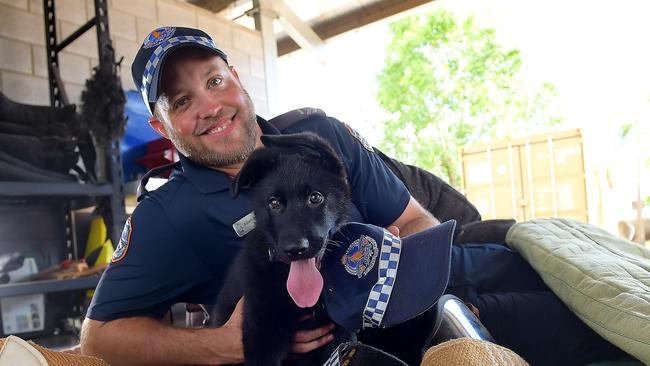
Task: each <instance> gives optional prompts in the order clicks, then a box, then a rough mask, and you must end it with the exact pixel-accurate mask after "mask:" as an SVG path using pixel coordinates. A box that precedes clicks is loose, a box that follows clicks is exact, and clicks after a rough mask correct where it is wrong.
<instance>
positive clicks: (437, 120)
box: [377, 11, 560, 187]
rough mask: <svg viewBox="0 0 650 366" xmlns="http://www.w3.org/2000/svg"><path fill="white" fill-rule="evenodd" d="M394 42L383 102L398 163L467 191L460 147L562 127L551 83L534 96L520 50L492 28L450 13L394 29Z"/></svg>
mask: <svg viewBox="0 0 650 366" xmlns="http://www.w3.org/2000/svg"><path fill="white" fill-rule="evenodd" d="M390 32H391V33H392V41H391V43H390V44H389V46H388V47H387V50H386V51H387V52H386V58H385V66H384V69H383V70H382V72H381V74H380V75H379V91H378V95H377V99H378V101H379V103H380V105H381V106H382V107H383V108H384V109H385V110H386V111H388V112H390V113H391V115H392V118H391V120H390V121H386V123H385V124H384V138H383V141H382V142H381V143H380V146H381V147H382V148H383V149H384V150H385V151H386V152H387V153H389V154H392V155H393V156H395V157H396V158H398V159H400V160H402V161H404V162H407V163H411V164H414V165H417V166H420V167H422V168H425V169H429V170H431V171H434V172H436V173H437V174H438V175H440V176H441V177H442V178H446V179H447V180H448V182H449V183H450V184H452V185H454V186H456V187H458V186H460V184H461V182H460V174H459V163H458V157H459V149H460V148H462V147H463V146H464V145H466V144H468V143H473V142H480V141H486V140H487V139H491V138H504V137H510V136H516V135H521V134H523V133H530V132H531V130H535V129H536V128H537V127H539V126H549V125H554V124H557V123H559V121H560V120H559V119H558V118H555V117H554V116H552V115H551V114H550V113H548V112H547V111H548V109H549V105H550V102H551V101H552V99H553V97H554V96H555V95H556V90H555V88H554V87H553V86H552V85H551V84H548V83H546V84H543V85H541V86H539V87H538V88H536V90H535V91H531V90H529V88H527V86H526V85H525V83H523V82H522V81H521V80H520V79H518V78H517V76H518V72H519V70H520V68H521V63H522V62H521V57H520V54H519V51H518V50H514V49H513V50H504V49H502V47H501V46H499V45H498V44H497V42H496V36H495V32H494V30H492V29H481V28H479V27H478V26H476V25H475V23H474V20H473V18H468V19H466V20H465V21H462V22H459V21H457V20H456V19H454V17H453V16H452V15H451V14H450V13H449V12H446V11H435V12H433V13H430V14H428V15H426V16H414V17H408V18H405V19H402V20H400V21H397V22H395V23H393V24H391V25H390Z"/></svg>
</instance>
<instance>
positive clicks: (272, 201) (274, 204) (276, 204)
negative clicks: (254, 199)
mask: <svg viewBox="0 0 650 366" xmlns="http://www.w3.org/2000/svg"><path fill="white" fill-rule="evenodd" d="M268 204H269V208H270V209H271V210H278V209H279V208H280V200H279V199H277V198H276V197H271V198H269V201H268Z"/></svg>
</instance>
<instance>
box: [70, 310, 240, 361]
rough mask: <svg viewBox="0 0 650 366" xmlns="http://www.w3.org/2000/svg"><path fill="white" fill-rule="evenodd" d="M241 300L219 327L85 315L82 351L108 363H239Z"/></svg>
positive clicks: (136, 318)
mask: <svg viewBox="0 0 650 366" xmlns="http://www.w3.org/2000/svg"><path fill="white" fill-rule="evenodd" d="M242 304H243V302H242V301H240V302H239V304H237V307H236V308H235V310H234V311H233V315H232V316H231V317H230V319H229V320H228V322H227V323H226V324H225V325H224V326H222V327H220V328H201V329H186V328H176V327H173V326H171V325H167V324H164V323H162V322H161V321H159V320H156V319H153V318H148V317H132V318H123V319H117V320H113V321H109V322H101V321H96V320H92V319H88V318H86V320H84V323H83V326H82V329H81V352H82V354H84V355H90V356H95V357H99V358H101V359H103V360H105V361H107V362H109V363H110V364H111V365H187V364H193V365H219V364H232V363H241V362H243V360H244V351H243V346H242V332H241V319H242Z"/></svg>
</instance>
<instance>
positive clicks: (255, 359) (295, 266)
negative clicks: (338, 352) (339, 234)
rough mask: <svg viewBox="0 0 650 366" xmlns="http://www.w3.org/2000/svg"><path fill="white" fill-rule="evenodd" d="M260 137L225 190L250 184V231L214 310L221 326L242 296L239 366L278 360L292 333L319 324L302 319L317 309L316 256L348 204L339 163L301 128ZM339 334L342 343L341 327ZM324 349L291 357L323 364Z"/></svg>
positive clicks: (238, 189) (302, 362)
mask: <svg viewBox="0 0 650 366" xmlns="http://www.w3.org/2000/svg"><path fill="white" fill-rule="evenodd" d="M262 142H263V143H264V146H265V148H263V149H258V150H256V151H254V152H253V154H252V155H251V156H250V157H249V159H248V160H247V161H246V163H244V166H243V167H242V169H241V171H240V172H239V175H238V176H237V177H236V178H235V181H234V182H233V185H232V187H231V188H232V192H233V195H235V196H236V195H237V194H239V193H240V192H241V191H242V189H246V188H250V192H251V198H252V202H253V206H254V213H255V221H256V228H255V229H254V230H253V231H252V232H250V233H249V234H248V235H247V237H246V243H245V247H244V250H243V251H242V254H241V255H240V256H239V257H238V258H237V260H236V261H235V263H234V264H233V267H232V269H231V271H230V273H229V276H228V279H227V280H226V285H225V287H224V289H223V290H222V291H221V294H220V296H219V299H218V301H217V306H216V309H215V313H214V314H213V315H214V316H215V317H216V322H217V324H223V323H224V322H225V321H226V320H227V318H228V316H229V315H230V313H231V312H232V310H233V309H234V307H235V304H236V302H237V300H238V299H239V298H240V297H241V296H242V294H243V295H244V298H245V303H244V320H243V338H244V339H243V341H244V355H245V364H246V365H266V366H269V365H281V364H282V363H283V360H284V359H285V358H286V356H287V354H288V351H289V347H290V345H291V344H292V341H293V336H294V334H295V332H296V331H297V330H299V329H302V328H306V327H310V328H311V327H314V326H316V325H318V322H319V321H321V322H323V323H324V320H322V319H318V318H319V317H315V318H312V319H311V320H312V322H311V324H305V322H301V320H302V319H303V318H305V317H306V315H307V314H313V313H314V311H315V310H318V306H317V302H318V299H319V297H320V294H321V291H322V289H323V278H322V277H321V275H320V272H319V271H318V267H319V265H320V259H321V258H322V256H323V254H324V253H325V249H326V246H327V243H328V236H329V234H330V232H331V231H334V229H335V228H336V227H337V226H338V225H339V224H341V223H342V221H343V220H344V218H345V216H346V213H347V212H348V208H349V206H350V204H351V203H350V188H349V185H348V183H347V179H346V173H345V168H344V166H343V163H342V162H341V160H340V159H339V158H338V156H337V155H336V153H335V152H334V150H333V149H332V148H331V147H330V146H329V145H328V144H327V143H326V142H325V141H324V140H322V139H321V138H319V137H318V136H316V135H314V134H311V133H302V134H294V135H278V136H268V135H265V136H262ZM317 312H318V311H317ZM320 313H323V312H322V311H321V312H320ZM323 315H324V314H323ZM339 332H340V334H339V335H338V336H337V337H338V340H339V341H342V340H344V338H345V337H344V336H343V333H344V332H345V331H343V330H339ZM336 343H337V342H332V345H333V346H335V345H336ZM330 348H331V349H333V348H332V347H324V349H319V350H315V351H313V352H310V354H308V355H305V356H306V357H303V358H301V359H300V360H296V362H297V364H299V365H308V364H311V363H312V362H313V364H317V365H321V364H322V362H323V361H324V360H326V359H327V355H328V354H329V352H328V350H329V349H330ZM323 353H325V355H323Z"/></svg>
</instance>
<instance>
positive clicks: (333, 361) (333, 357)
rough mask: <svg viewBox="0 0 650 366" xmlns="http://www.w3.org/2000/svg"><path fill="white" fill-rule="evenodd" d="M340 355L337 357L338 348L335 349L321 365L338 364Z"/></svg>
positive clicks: (338, 365)
mask: <svg viewBox="0 0 650 366" xmlns="http://www.w3.org/2000/svg"><path fill="white" fill-rule="evenodd" d="M340 365H341V362H340V357H339V349H338V348H337V349H335V350H334V352H332V354H331V355H330V358H328V359H327V361H325V363H324V364H323V366H340Z"/></svg>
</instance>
